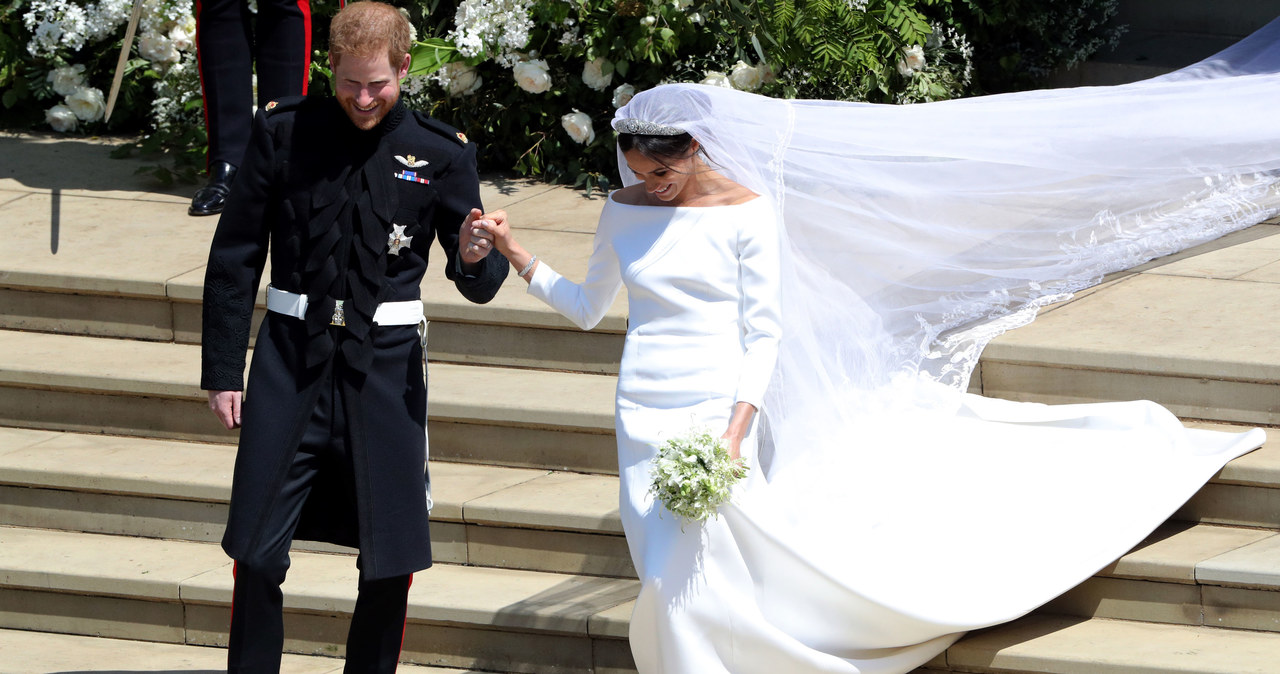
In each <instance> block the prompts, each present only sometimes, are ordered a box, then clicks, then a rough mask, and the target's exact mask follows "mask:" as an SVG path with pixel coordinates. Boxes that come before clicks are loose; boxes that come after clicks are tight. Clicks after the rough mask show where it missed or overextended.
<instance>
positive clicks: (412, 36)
mask: <svg viewBox="0 0 1280 674" xmlns="http://www.w3.org/2000/svg"><path fill="white" fill-rule="evenodd" d="M396 9H398V10H400V16H403V17H404V20H405V21H406V22H408V23H409V41H410V42H417V41H418V29H417V28H414V26H413V18H412V17H410V16H409V10H407V9H405V8H404V7H397V8H396Z"/></svg>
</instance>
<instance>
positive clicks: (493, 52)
mask: <svg viewBox="0 0 1280 674" xmlns="http://www.w3.org/2000/svg"><path fill="white" fill-rule="evenodd" d="M1116 1H1117V0H1063V1H1062V2H1058V1H1056V0H1055V1H1054V2H1045V1H1042V0H993V1H991V2H987V1H986V0H402V1H401V2H399V3H397V4H399V6H400V7H401V9H402V11H403V12H404V13H405V14H406V16H407V17H408V18H409V21H410V24H411V25H412V26H413V27H414V30H415V32H416V33H417V34H416V35H415V44H414V47H413V65H412V68H411V71H410V75H409V77H408V78H407V80H406V81H405V82H404V90H403V91H404V97H405V99H406V102H407V103H408V104H409V105H410V106H411V107H414V108H417V109H422V110H426V111H428V112H429V113H431V114H432V115H434V116H436V117H438V118H440V119H442V120H444V121H446V122H448V123H451V124H453V125H455V126H457V127H459V128H460V129H461V130H463V131H464V132H466V134H467V135H468V136H469V137H470V138H471V139H472V140H473V141H475V142H476V144H477V145H478V147H479V149H480V153H481V154H480V161H481V169H482V170H512V169H514V170H516V171H518V172H520V173H522V174H525V175H529V176H536V177H539V178H542V179H545V180H550V181H556V182H568V183H572V184H575V185H578V186H583V187H586V188H587V189H588V190H590V189H596V188H602V189H603V188H607V187H608V186H609V183H610V179H611V178H612V177H613V176H615V172H616V167H615V156H616V155H615V149H614V141H613V134H612V132H611V130H610V128H609V120H610V119H611V118H612V117H613V113H614V110H615V109H616V108H617V107H619V106H621V105H623V104H625V103H626V101H628V100H629V99H630V97H631V96H633V95H634V94H635V93H636V92H639V91H643V90H645V89H648V88H651V87H654V86H656V85H658V84H663V83H668V82H700V83H703V84H706V85H709V86H724V87H733V88H737V89H742V90H745V91H754V92H757V93H761V94H764V95H768V96H778V97H802V98H826V99H841V100H858V101H871V102H879V103H914V102H922V101H933V100H942V99H947V98H954V97H957V96H962V95H966V94H970V93H975V92H977V91H978V86H979V84H981V85H982V86H983V87H986V88H987V89H995V88H1008V87H1010V86H1014V85H1017V86H1022V85H1023V84H1025V83H1026V82H1029V81H1030V80H1031V79H1032V78H1037V77H1039V78H1042V77H1043V76H1045V75H1046V74H1047V73H1048V72H1050V71H1051V70H1052V69H1053V68H1055V67H1057V66H1058V65H1061V64H1064V63H1073V62H1076V61H1078V60H1080V59H1082V58H1084V57H1085V56H1087V55H1088V54H1089V53H1091V51H1092V50H1094V49H1097V48H1099V47H1102V46H1105V44H1107V43H1108V41H1109V40H1113V39H1114V36H1115V35H1116V33H1115V29H1113V28H1109V27H1108V26H1106V25H1105V22H1106V20H1107V19H1108V18H1110V17H1111V16H1112V15H1113V14H1114V10H1115V3H1116ZM249 2H250V6H251V8H252V7H255V6H256V0H249ZM131 6H132V0H0V91H3V100H2V101H0V103H2V105H0V124H3V125H4V126H6V127H11V128H12V127H39V126H47V127H51V128H53V129H55V130H57V131H61V132H66V133H91V134H100V133H104V132H106V133H123V134H137V135H139V137H140V140H139V141H138V142H137V143H135V144H133V145H132V146H129V147H127V148H125V149H123V150H121V153H131V152H138V151H141V152H145V153H156V154H160V155H163V156H166V157H168V159H167V162H168V165H167V166H156V167H154V168H152V169H150V170H151V171H152V172H153V173H154V174H155V175H156V177H157V178H159V179H161V180H172V179H173V178H192V177H194V175H195V174H196V173H197V172H198V171H199V170H202V169H203V166H204V151H205V148H204V144H205V136H204V128H203V112H202V110H201V99H200V86H199V78H198V76H197V73H196V65H195V56H194V44H193V42H194V28H195V26H194V19H193V18H192V16H191V11H192V1H191V0H144V11H143V14H142V16H143V20H142V23H141V25H140V26H139V30H138V39H137V41H136V43H135V45H134V47H133V51H132V53H131V60H130V61H129V72H128V74H127V75H126V77H125V80H124V87H123V89H122V90H121V94H120V99H119V101H118V102H117V106H116V109H115V111H114V113H113V115H112V118H111V120H110V122H109V123H107V122H106V121H104V120H103V108H104V107H105V100H104V99H105V93H104V92H106V91H107V89H108V88H109V87H110V83H111V77H112V74H113V71H114V68H115V62H116V56H117V54H118V53H119V49H120V46H121V40H122V37H123V33H124V26H125V22H126V21H127V19H128V14H129V11H130V9H131ZM311 8H312V16H313V45H314V48H315V50H316V51H315V54H314V56H315V61H314V63H313V78H312V85H311V92H312V93H315V94H324V93H327V91H329V90H331V88H330V87H328V86H327V85H328V78H329V71H328V68H327V62H326V59H325V52H326V48H327V44H326V35H327V32H328V22H329V19H330V17H332V15H333V14H334V13H335V12H336V11H337V9H338V3H337V0H312V2H311ZM975 44H980V45H983V46H982V47H980V48H977V47H975V46H974V45H975Z"/></svg>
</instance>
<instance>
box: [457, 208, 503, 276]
mask: <svg viewBox="0 0 1280 674" xmlns="http://www.w3.org/2000/svg"><path fill="white" fill-rule="evenodd" d="M506 227H507V212H506V211H502V210H498V211H493V212H492V213H484V212H482V211H481V210H480V209H478V208H473V209H471V212H470V213H468V214H467V218H466V219H465V220H463V221H462V227H460V228H459V229H458V253H459V254H460V255H462V262H463V263H464V264H475V263H477V262H479V261H481V260H483V259H484V258H485V256H486V255H488V254H489V251H491V250H493V249H494V247H495V246H497V245H498V244H497V241H496V238H495V234H494V230H497V229H506Z"/></svg>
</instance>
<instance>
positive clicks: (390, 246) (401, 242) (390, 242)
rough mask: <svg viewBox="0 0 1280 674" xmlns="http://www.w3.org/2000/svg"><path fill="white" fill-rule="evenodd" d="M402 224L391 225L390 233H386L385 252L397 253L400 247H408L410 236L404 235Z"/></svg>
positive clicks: (411, 239) (411, 238)
mask: <svg viewBox="0 0 1280 674" xmlns="http://www.w3.org/2000/svg"><path fill="white" fill-rule="evenodd" d="M404 227H405V226H404V225H391V233H390V234H388V235H387V252H388V253H391V254H392V255H399V254H400V250H401V249H402V248H408V247H409V242H410V241H413V237H412V236H405V235H404Z"/></svg>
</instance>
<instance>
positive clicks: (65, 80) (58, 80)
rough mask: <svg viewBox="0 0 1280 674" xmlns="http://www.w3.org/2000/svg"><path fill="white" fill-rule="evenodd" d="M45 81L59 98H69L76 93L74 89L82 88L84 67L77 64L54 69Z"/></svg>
mask: <svg viewBox="0 0 1280 674" xmlns="http://www.w3.org/2000/svg"><path fill="white" fill-rule="evenodd" d="M47 79H48V80H49V84H50V85H52V86H53V90H54V91H55V92H57V93H58V95H59V96H70V95H71V94H74V93H75V92H76V89H79V88H80V87H83V86H84V83H85V81H84V66H83V65H80V64H79V63H77V64H76V65H73V66H64V67H62V68H54V69H53V70H50V71H49V75H48V77H47ZM59 131H61V129H59Z"/></svg>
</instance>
